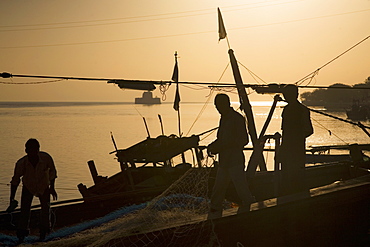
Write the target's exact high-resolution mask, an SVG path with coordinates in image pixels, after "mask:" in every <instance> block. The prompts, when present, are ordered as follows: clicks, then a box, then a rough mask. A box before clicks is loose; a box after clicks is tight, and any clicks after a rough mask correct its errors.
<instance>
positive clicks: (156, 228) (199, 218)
mask: <svg viewBox="0 0 370 247" xmlns="http://www.w3.org/2000/svg"><path fill="white" fill-rule="evenodd" d="M210 171H211V169H210V168H209V167H207V165H204V167H202V168H191V169H189V170H188V171H187V172H186V173H185V174H184V175H183V176H182V177H181V178H180V179H179V180H177V181H176V182H175V183H174V184H172V185H171V186H170V187H169V188H168V189H167V190H166V191H164V192H163V193H162V194H161V195H160V196H158V197H156V198H155V199H153V200H152V201H150V202H148V203H147V204H146V206H144V207H143V208H141V209H140V208H139V209H138V210H134V212H132V213H129V214H126V215H123V216H121V217H119V218H116V219H114V220H112V221H110V222H108V223H104V224H102V225H101V226H99V227H95V228H93V229H89V230H85V231H82V232H79V233H76V234H74V235H72V236H69V237H66V238H62V239H54V240H51V241H48V242H44V243H38V244H37V245H40V246H214V245H218V244H217V238H216V237H215V236H214V233H213V231H212V226H211V225H210V224H207V223H206V221H205V219H206V217H207V212H208V209H209V199H208V195H209V193H208V190H209V189H208V181H209V175H210Z"/></svg>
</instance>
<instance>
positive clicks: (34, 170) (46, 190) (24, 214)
mask: <svg viewBox="0 0 370 247" xmlns="http://www.w3.org/2000/svg"><path fill="white" fill-rule="evenodd" d="M25 146H26V150H25V151H26V153H27V155H25V156H23V157H22V158H21V159H19V160H18V161H17V163H16V165H15V169H14V175H13V177H12V180H11V182H10V184H11V189H10V203H12V202H13V201H14V197H15V194H16V192H17V188H18V185H19V183H20V180H21V177H22V183H23V188H22V196H21V216H20V219H19V222H18V228H17V237H18V239H19V242H23V240H24V238H25V237H26V236H27V235H28V233H29V230H28V226H29V219H30V211H31V204H32V199H33V197H34V196H36V197H38V198H39V199H40V204H41V219H40V240H44V239H45V236H46V234H48V233H49V232H50V195H52V196H53V199H54V200H57V198H58V195H57V193H56V191H55V187H54V184H55V179H56V177H57V172H56V169H55V165H54V161H53V159H52V157H51V156H50V155H49V154H48V153H46V152H42V151H40V144H39V142H38V141H37V140H36V139H29V140H28V141H27V142H26V145H25Z"/></svg>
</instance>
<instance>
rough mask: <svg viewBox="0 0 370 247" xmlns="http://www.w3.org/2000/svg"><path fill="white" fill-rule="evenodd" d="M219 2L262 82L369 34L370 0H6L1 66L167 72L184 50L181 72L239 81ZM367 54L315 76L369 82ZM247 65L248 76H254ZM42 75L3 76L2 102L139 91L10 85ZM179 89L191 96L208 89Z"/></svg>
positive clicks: (241, 52) (350, 56)
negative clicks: (221, 34)
mask: <svg viewBox="0 0 370 247" xmlns="http://www.w3.org/2000/svg"><path fill="white" fill-rule="evenodd" d="M217 7H220V9H221V11H222V13H223V19H224V23H225V26H226V29H227V33H228V39H229V41H230V45H231V48H232V49H233V50H234V51H235V55H236V57H237V59H238V61H239V62H240V63H241V64H242V65H244V66H245V67H247V68H248V69H250V70H251V71H253V72H254V73H255V74H257V75H258V76H259V77H260V78H262V79H263V80H264V81H265V82H277V83H294V82H296V81H297V80H299V79H301V78H302V77H304V76H306V75H307V74H309V73H311V72H313V71H314V70H316V69H317V68H319V67H320V66H322V65H324V64H325V63H327V62H328V61H330V60H331V59H333V58H335V57H336V56H338V55H340V54H341V53H342V52H344V51H345V50H347V49H348V48H350V47H351V46H353V45H355V44H356V43H357V42H359V41H361V40H363V39H364V38H366V37H367V36H369V35H370V18H369V14H370V1H369V0H325V1H323V0H265V1H263V0H250V1H246V0H244V1H236V0H224V1H221V0H186V1H182V0H176V1H174V0H156V1H152V0H137V1H128V0H105V1H98V0H78V1H75V0H73V1H72V0H63V1H41V0H39V1H25V0H23V1H20V0H16V1H0V9H1V15H0V53H1V59H0V72H10V73H12V74H22V75H51V76H72V77H99V78H122V79H148V80H170V79H171V75H172V70H173V65H174V56H173V54H174V52H175V51H177V52H178V54H179V60H178V61H179V70H180V81H204V82H217V81H219V80H220V78H221V81H222V82H233V77H232V72H231V69H230V67H229V68H228V69H227V70H226V72H225V73H224V74H223V71H224V70H225V68H226V67H227V65H228V63H229V60H228V53H227V50H228V46H227V42H226V41H225V40H221V41H220V42H218V33H217V28H218V23H217ZM369 54H370V39H368V40H366V41H365V42H363V43H362V44H360V45H359V46H357V47H356V48H354V49H353V50H351V51H350V52H348V53H346V54H345V55H343V56H341V57H340V58H339V59H337V60H335V61H334V62H332V63H331V64H329V65H328V66H326V67H325V68H323V69H322V70H320V73H319V74H318V75H317V76H316V77H315V79H314V81H313V82H312V83H314V84H315V85H320V86H324V85H330V84H333V83H337V82H340V83H345V84H349V85H353V84H356V83H362V82H364V80H365V79H366V78H367V77H368V76H370V69H369V68H370V61H369ZM240 69H241V72H242V76H243V79H244V83H253V84H255V83H257V82H256V81H255V80H254V79H253V78H252V77H251V76H250V75H249V73H248V71H247V70H246V69H244V67H242V66H241V67H240ZM35 81H49V80H45V79H25V78H13V79H3V78H0V82H3V83H1V84H0V101H123V102H133V101H134V98H135V97H139V96H141V94H142V92H140V91H133V90H121V89H119V88H118V87H116V86H114V85H112V84H106V83H105V82H96V81H60V82H52V83H45V84H36V85H35V84H32V85H14V84H4V82H5V83H9V82H13V83H25V82H35ZM180 91H181V100H182V101H184V102H185V101H188V102H189V101H198V102H199V101H200V102H202V101H205V100H206V96H207V95H208V94H209V89H207V88H204V87H198V86H192V87H191V88H189V87H185V86H181V87H180ZM154 95H155V96H159V97H160V96H161V95H160V91H159V90H158V89H156V90H155V91H154ZM234 95H235V94H234ZM233 97H234V96H233ZM235 97H236V96H235ZM173 98H174V86H171V88H170V89H169V91H168V92H167V101H172V100H173ZM251 98H252V100H253V99H260V98H259V97H257V96H256V95H255V94H252V95H251Z"/></svg>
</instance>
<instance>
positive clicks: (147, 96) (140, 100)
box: [135, 91, 161, 105]
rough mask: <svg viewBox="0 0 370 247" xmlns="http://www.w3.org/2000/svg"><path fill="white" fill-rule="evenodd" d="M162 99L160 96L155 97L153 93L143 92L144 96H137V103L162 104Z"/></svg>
mask: <svg viewBox="0 0 370 247" xmlns="http://www.w3.org/2000/svg"><path fill="white" fill-rule="evenodd" d="M160 103H161V99H160V98H158V97H155V98H153V93H152V92H150V91H148V92H143V96H142V97H141V98H135V104H143V105H154V104H160Z"/></svg>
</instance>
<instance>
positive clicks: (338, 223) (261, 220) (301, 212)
mask: <svg viewBox="0 0 370 247" xmlns="http://www.w3.org/2000/svg"><path fill="white" fill-rule="evenodd" d="M338 187H339V186H338ZM338 187H336V186H334V187H333V186H331V187H330V186H329V187H323V188H321V190H322V191H321V192H319V193H318V195H316V196H313V197H310V198H306V199H301V200H296V201H293V202H289V203H285V204H281V205H277V206H272V207H268V208H264V209H259V210H256V211H251V212H247V213H242V214H236V215H231V216H226V217H222V218H218V219H215V220H207V221H205V222H197V223H192V224H188V225H183V226H177V227H172V228H168V229H161V230H158V231H153V232H149V233H148V232H147V233H142V234H137V235H133V236H129V237H125V238H119V239H113V240H111V241H110V242H108V243H107V244H106V246H111V245H114V244H119V245H120V246H130V245H131V246H132V245H135V244H139V243H140V244H141V245H143V244H145V246H174V245H173V238H171V236H173V235H174V234H176V233H179V232H181V233H182V234H176V242H177V243H181V246H209V244H210V241H211V240H210V238H209V237H210V236H212V235H213V234H214V235H215V236H216V238H217V246H255V247H258V246H369V244H370V236H369V233H368V231H369V229H370V175H367V176H364V177H362V178H359V179H357V181H355V183H354V184H353V183H352V184H350V185H348V186H346V185H345V186H343V187H342V188H338ZM185 232H186V234H184V233H185ZM200 234H201V235H202V236H203V237H201V238H200V237H199V235H200ZM206 236H208V237H206ZM215 236H213V237H215ZM211 246H212V245H211Z"/></svg>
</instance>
